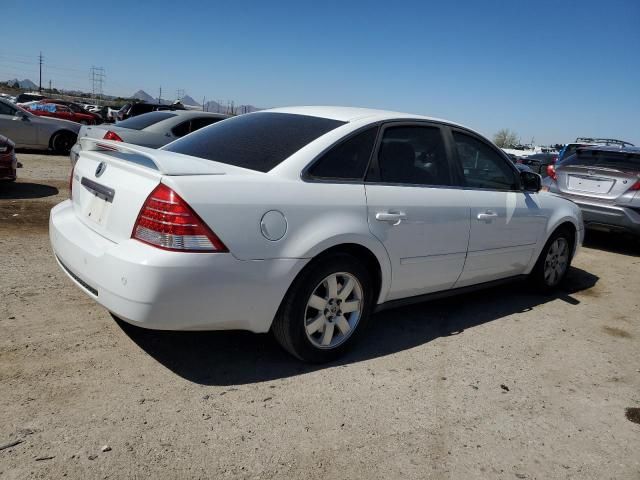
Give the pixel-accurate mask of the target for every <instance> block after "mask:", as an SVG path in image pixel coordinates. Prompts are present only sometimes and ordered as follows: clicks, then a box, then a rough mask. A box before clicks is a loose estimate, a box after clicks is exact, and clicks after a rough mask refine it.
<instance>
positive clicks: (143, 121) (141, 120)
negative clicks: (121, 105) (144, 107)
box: [116, 112, 176, 130]
mask: <svg viewBox="0 0 640 480" xmlns="http://www.w3.org/2000/svg"><path fill="white" fill-rule="evenodd" d="M175 116H176V114H175V113H169V112H150V113H143V114H142V115H138V116H137V117H130V118H127V119H126V120H123V121H121V122H118V123H117V124H116V126H117V127H124V128H130V129H132V130H142V129H143V128H147V127H150V126H151V125H155V124H156V123H158V122H161V121H163V120H166V119H167V118H171V117H175Z"/></svg>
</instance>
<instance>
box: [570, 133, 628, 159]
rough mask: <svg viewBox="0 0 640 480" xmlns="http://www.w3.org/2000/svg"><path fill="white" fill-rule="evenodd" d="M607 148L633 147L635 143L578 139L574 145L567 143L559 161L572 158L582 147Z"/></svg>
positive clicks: (587, 138)
mask: <svg viewBox="0 0 640 480" xmlns="http://www.w3.org/2000/svg"><path fill="white" fill-rule="evenodd" d="M596 145H601V146H606V147H618V148H623V147H633V146H634V145H633V143H629V142H625V141H624V140H616V139H614V138H592V137H578V138H576V141H575V142H574V143H567V144H566V145H565V146H564V148H563V149H562V150H560V153H559V154H558V161H562V160H563V159H565V158H568V157H570V156H571V155H573V154H574V153H576V150H577V149H578V148H580V147H589V146H596Z"/></svg>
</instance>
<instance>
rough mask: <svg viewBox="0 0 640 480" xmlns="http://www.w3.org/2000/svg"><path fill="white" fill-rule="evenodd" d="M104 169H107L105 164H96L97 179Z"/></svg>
mask: <svg viewBox="0 0 640 480" xmlns="http://www.w3.org/2000/svg"><path fill="white" fill-rule="evenodd" d="M106 169H107V164H106V163H104V162H100V163H99V164H98V168H96V177H99V176H100V175H102V174H103V173H104V171H105V170H106Z"/></svg>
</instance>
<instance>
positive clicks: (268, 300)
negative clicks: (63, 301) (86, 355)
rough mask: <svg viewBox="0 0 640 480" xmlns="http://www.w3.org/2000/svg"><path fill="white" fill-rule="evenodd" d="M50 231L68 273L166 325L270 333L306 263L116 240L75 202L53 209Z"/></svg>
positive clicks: (133, 314) (134, 319)
mask: <svg viewBox="0 0 640 480" xmlns="http://www.w3.org/2000/svg"><path fill="white" fill-rule="evenodd" d="M49 236H50V240H51V246H52V248H53V251H54V253H55V256H56V259H57V261H58V263H59V264H60V265H61V266H62V269H63V271H64V272H65V273H66V274H67V275H68V276H69V278H70V279H71V280H73V282H74V283H75V284H76V285H77V286H78V287H79V288H81V289H82V290H83V291H84V292H85V293H86V294H87V295H89V296H90V297H92V298H93V299H94V300H96V301H97V302H98V303H100V304H101V305H103V306H104V307H105V308H107V309H108V310H109V311H111V312H113V313H114V314H115V315H116V316H118V317H120V318H122V319H123V320H125V321H127V322H129V323H132V324H135V325H138V326H140V327H144V328H151V329H159V330H229V329H240V330H249V331H252V332H266V331H268V330H269V328H270V327H271V322H272V320H273V318H274V316H275V314H276V312H277V309H278V307H279V306H280V302H281V300H282V298H283V297H284V295H285V293H286V291H287V289H288V288H289V285H290V284H291V282H292V281H293V279H294V278H295V276H296V275H297V274H298V272H299V271H300V270H301V269H302V267H303V266H304V265H305V264H306V260H300V259H277V260H264V261H242V260H238V259H236V258H235V257H234V256H233V255H231V254H230V253H182V252H168V251H165V250H160V249H157V248H154V247H151V246H149V245H146V244H143V243H141V242H138V241H136V240H127V241H124V242H122V243H119V244H116V243H113V242H111V241H110V240H107V239H106V238H104V237H102V236H100V235H98V234H97V233H95V232H94V231H93V230H91V229H89V228H88V227H87V226H85V225H84V224H83V223H82V222H81V221H80V220H78V218H77V217H76V216H75V213H74V212H73V207H72V204H71V202H70V201H68V200H67V201H65V202H62V203H61V204H59V205H57V206H56V207H54V208H53V209H52V210H51V217H50V220H49Z"/></svg>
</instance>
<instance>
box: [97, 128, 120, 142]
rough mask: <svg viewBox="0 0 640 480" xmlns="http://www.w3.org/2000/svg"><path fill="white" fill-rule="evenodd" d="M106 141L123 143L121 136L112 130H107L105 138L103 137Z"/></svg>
mask: <svg viewBox="0 0 640 480" xmlns="http://www.w3.org/2000/svg"><path fill="white" fill-rule="evenodd" d="M102 138H103V139H104V140H113V141H114V142H121V141H122V139H121V138H120V136H119V135H118V134H117V133H115V132H112V131H111V130H107V133H105V134H104V137H102Z"/></svg>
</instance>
